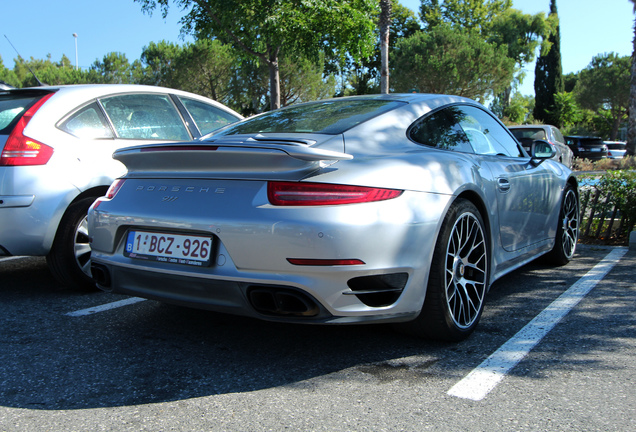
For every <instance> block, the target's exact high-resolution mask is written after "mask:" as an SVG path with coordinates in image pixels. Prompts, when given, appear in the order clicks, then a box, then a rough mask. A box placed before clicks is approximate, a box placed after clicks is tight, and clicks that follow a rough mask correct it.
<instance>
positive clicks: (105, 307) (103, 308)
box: [65, 297, 146, 317]
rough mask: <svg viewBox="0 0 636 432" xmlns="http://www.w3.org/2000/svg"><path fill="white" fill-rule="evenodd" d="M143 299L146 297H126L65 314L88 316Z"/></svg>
mask: <svg viewBox="0 0 636 432" xmlns="http://www.w3.org/2000/svg"><path fill="white" fill-rule="evenodd" d="M142 301H146V299H144V298H140V297H131V298H129V299H125V300H119V301H116V302H112V303H106V304H103V305H101V306H95V307H91V308H87V309H81V310H78V311H75V312H69V313H67V314H65V315H66V316H72V317H79V316H86V315H92V314H95V313H98V312H104V311H107V310H111V309H116V308H119V307H122V306H128V305H131V304H135V303H139V302H142Z"/></svg>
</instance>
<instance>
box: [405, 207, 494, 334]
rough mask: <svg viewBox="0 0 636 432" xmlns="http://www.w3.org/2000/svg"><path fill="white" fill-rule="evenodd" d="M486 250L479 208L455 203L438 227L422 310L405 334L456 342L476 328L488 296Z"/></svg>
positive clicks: (406, 324) (406, 326)
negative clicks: (439, 227)
mask: <svg viewBox="0 0 636 432" xmlns="http://www.w3.org/2000/svg"><path fill="white" fill-rule="evenodd" d="M488 263H489V261H488V246H487V241H486V235H485V229H484V222H483V220H482V217H481V215H480V213H479V211H478V210H477V208H476V207H475V206H474V205H473V204H472V203H471V202H470V201H468V200H465V199H459V200H458V201H456V202H455V203H454V204H453V205H452V206H451V208H450V210H449V212H448V214H447V215H446V217H445V219H444V222H443V224H442V229H441V231H440V235H439V238H438V239H437V243H436V245H435V252H434V256H433V260H432V263H431V270H430V274H429V281H428V286H427V291H426V298H425V300H424V306H423V307H422V311H421V313H420V315H419V316H418V317H417V318H416V319H415V320H414V321H412V322H410V323H405V324H404V326H403V328H404V329H405V330H406V331H407V332H409V333H412V334H416V335H418V336H423V337H427V338H430V339H438V340H447V341H459V340H462V339H465V338H467V337H468V336H469V335H470V334H471V333H472V332H473V330H474V329H475V327H476V326H477V323H478V322H479V318H480V317H481V313H482V311H483V308H484V299H485V296H486V292H487V291H488V276H489V275H488Z"/></svg>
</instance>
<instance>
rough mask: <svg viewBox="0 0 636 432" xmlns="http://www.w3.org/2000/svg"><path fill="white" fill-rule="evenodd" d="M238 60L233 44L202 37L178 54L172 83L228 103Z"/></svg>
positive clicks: (183, 88)
mask: <svg viewBox="0 0 636 432" xmlns="http://www.w3.org/2000/svg"><path fill="white" fill-rule="evenodd" d="M238 61H239V59H238V56H237V55H236V51H235V50H233V49H232V47H231V46H229V45H225V44H222V43H221V42H220V41H219V40H208V39H199V40H197V41H196V42H195V43H194V44H186V45H185V47H184V48H183V49H182V51H181V52H180V53H179V55H178V56H177V57H176V61H175V63H176V65H175V79H174V80H173V82H174V84H175V85H176V87H177V88H180V89H181V90H185V91H189V92H192V93H196V94H200V95H202V96H206V97H209V98H210V99H214V100H216V101H219V102H221V103H224V104H228V105H229V104H230V103H231V96H230V93H231V88H230V82H231V81H232V79H233V78H234V73H233V70H234V69H236V67H237V64H238Z"/></svg>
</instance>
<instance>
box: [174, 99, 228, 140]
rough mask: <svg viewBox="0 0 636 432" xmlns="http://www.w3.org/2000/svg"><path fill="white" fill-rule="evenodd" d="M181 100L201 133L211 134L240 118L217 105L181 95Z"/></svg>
mask: <svg viewBox="0 0 636 432" xmlns="http://www.w3.org/2000/svg"><path fill="white" fill-rule="evenodd" d="M179 100H181V102H182V103H183V105H184V106H185V107H186V109H187V110H188V112H189V113H190V115H191V116H192V119H193V120H194V123H196V125H197V128H199V132H201V135H206V134H209V133H210V132H212V131H215V130H217V129H219V128H222V127H223V126H225V125H228V124H230V123H234V122H235V121H237V120H239V118H238V117H236V116H233V115H232V114H230V113H228V112H226V111H223V110H222V109H219V108H217V107H215V106H212V105H208V104H206V103H203V102H200V101H197V100H194V99H188V98H185V97H179Z"/></svg>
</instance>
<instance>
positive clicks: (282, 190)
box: [267, 182, 403, 206]
mask: <svg viewBox="0 0 636 432" xmlns="http://www.w3.org/2000/svg"><path fill="white" fill-rule="evenodd" d="M402 192H403V191H401V190H398V189H380V188H371V187H364V186H349V185H337V184H329V183H304V182H269V183H268V184H267V198H268V199H269V202H270V203H271V204H273V205H276V206H321V205H337V204H353V203H365V202H373V201H384V200H389V199H392V198H397V197H399V196H400V195H402Z"/></svg>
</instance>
